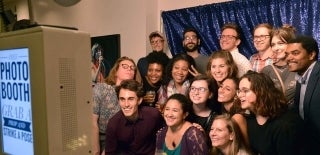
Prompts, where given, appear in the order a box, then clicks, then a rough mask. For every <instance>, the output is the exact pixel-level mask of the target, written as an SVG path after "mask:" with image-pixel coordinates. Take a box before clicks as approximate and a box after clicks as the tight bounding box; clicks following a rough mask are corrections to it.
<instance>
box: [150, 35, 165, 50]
mask: <svg viewBox="0 0 320 155" xmlns="http://www.w3.org/2000/svg"><path fill="white" fill-rule="evenodd" d="M150 44H151V48H152V51H156V52H160V51H163V48H164V40H163V39H162V38H161V37H158V36H156V37H153V38H151V40H150Z"/></svg>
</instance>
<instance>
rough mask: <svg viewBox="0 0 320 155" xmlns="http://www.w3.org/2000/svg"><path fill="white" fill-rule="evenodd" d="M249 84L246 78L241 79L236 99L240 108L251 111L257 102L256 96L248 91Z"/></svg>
mask: <svg viewBox="0 0 320 155" xmlns="http://www.w3.org/2000/svg"><path fill="white" fill-rule="evenodd" d="M250 88H251V82H250V81H249V80H248V79H247V78H243V79H241V81H240V83H239V91H238V97H239V99H240V101H241V108H242V109H248V110H251V111H253V109H254V104H255V103H256V101H257V95H256V94H255V93H254V92H253V91H252V90H251V89H250Z"/></svg>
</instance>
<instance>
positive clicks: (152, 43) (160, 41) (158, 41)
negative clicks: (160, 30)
mask: <svg viewBox="0 0 320 155" xmlns="http://www.w3.org/2000/svg"><path fill="white" fill-rule="evenodd" d="M163 41H164V40H163V39H160V40H151V42H150V44H151V45H155V44H159V43H162V42H163Z"/></svg>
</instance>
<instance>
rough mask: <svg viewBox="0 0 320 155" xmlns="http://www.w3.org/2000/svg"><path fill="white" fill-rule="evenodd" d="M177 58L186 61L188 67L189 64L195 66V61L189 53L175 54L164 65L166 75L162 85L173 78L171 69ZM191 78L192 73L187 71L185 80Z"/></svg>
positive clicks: (189, 66)
mask: <svg viewBox="0 0 320 155" xmlns="http://www.w3.org/2000/svg"><path fill="white" fill-rule="evenodd" d="M179 60H183V61H186V62H187V63H188V69H190V68H191V65H192V66H194V67H196V63H195V61H194V59H193V58H192V57H191V56H190V55H188V54H186V53H180V54H177V55H175V56H174V57H173V58H172V60H171V61H170V62H169V64H168V65H167V67H166V74H167V76H166V77H165V80H164V85H167V84H168V83H169V82H170V80H172V79H173V77H172V69H173V66H174V64H175V63H176V62H178V61H179ZM192 78H193V75H191V74H190V73H188V75H187V78H186V80H191V79H192Z"/></svg>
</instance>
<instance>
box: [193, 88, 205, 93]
mask: <svg viewBox="0 0 320 155" xmlns="http://www.w3.org/2000/svg"><path fill="white" fill-rule="evenodd" d="M207 90H208V88H204V87H199V88H197V87H190V92H192V93H195V92H196V91H198V92H199V93H205V92H206V91H207Z"/></svg>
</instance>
